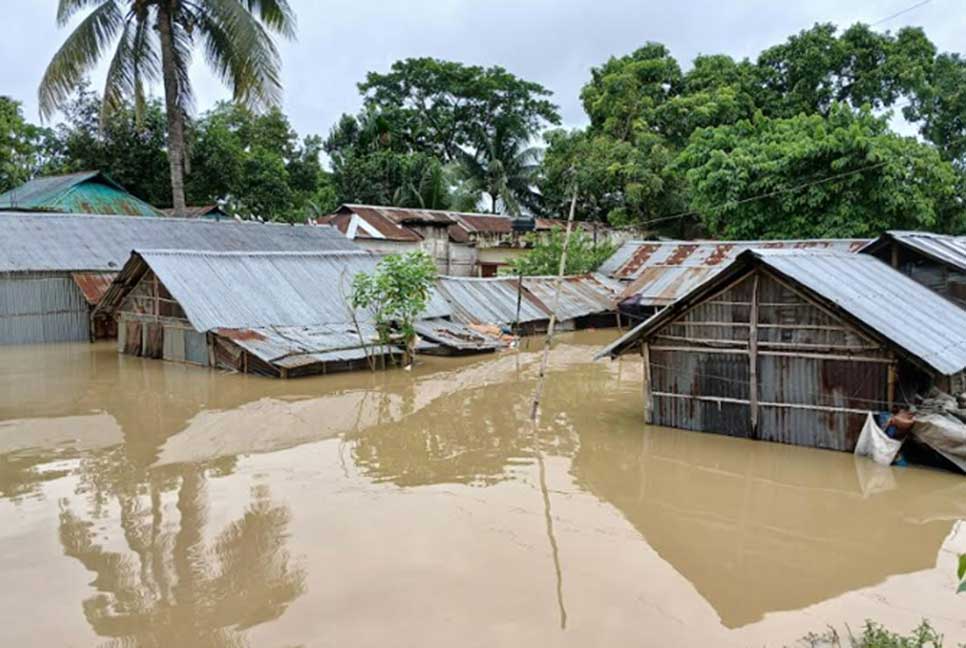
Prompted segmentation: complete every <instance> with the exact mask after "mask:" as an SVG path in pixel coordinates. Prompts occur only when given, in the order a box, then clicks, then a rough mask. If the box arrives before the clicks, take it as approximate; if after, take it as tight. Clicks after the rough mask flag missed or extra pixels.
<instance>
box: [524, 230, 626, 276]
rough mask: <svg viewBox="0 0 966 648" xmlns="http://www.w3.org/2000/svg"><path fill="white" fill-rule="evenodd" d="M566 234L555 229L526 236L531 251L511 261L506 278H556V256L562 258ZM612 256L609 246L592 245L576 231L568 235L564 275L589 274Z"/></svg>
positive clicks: (584, 235) (558, 264)
mask: <svg viewBox="0 0 966 648" xmlns="http://www.w3.org/2000/svg"><path fill="white" fill-rule="evenodd" d="M565 237H566V232H565V231H563V230H562V229H560V228H558V227H555V228H553V229H552V230H550V232H549V234H547V235H539V234H536V233H533V234H528V235H527V236H526V237H525V241H526V242H527V243H528V244H530V245H531V246H532V248H531V249H530V250H529V251H528V252H527V253H526V254H524V255H523V256H522V257H519V258H517V259H514V260H513V261H512V262H511V263H510V264H509V266H508V268H507V270H506V274H513V275H518V274H523V275H526V276H540V275H556V274H557V273H558V272H560V256H561V255H562V254H563V249H564V238H565ZM612 254H614V246H613V245H611V244H609V243H598V244H597V245H594V241H593V239H592V238H591V237H590V236H588V235H587V234H585V233H584V232H583V231H581V230H579V229H575V230H573V231H572V232H571V233H570V241H569V242H568V245H567V264H566V266H565V267H564V274H567V275H573V274H585V273H588V272H593V271H594V270H596V269H597V268H599V267H600V265H601V264H602V263H603V262H604V261H606V260H607V258H608V257H610V256H611V255H612Z"/></svg>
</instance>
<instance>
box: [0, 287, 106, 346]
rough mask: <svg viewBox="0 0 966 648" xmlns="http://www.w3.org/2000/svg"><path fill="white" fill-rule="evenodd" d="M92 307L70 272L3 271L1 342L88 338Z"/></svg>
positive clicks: (81, 339) (40, 341) (43, 341)
mask: <svg viewBox="0 0 966 648" xmlns="http://www.w3.org/2000/svg"><path fill="white" fill-rule="evenodd" d="M89 335H90V311H89V309H88V306H87V302H86V301H85V300H84V295H83V294H82V293H81V291H80V289H79V288H78V287H77V284H75V283H74V280H73V279H71V277H70V275H69V274H66V273H64V274H49V275H44V274H11V275H0V345H3V344H43V343H49V342H81V341H84V342H86V341H87V340H88V339H89Z"/></svg>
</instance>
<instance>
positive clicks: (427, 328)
mask: <svg viewBox="0 0 966 648" xmlns="http://www.w3.org/2000/svg"><path fill="white" fill-rule="evenodd" d="M415 328H416V333H417V334H419V336H420V337H421V338H423V339H424V340H427V341H429V342H433V343H436V344H442V345H444V346H447V347H450V348H451V349H456V350H458V351H495V350H496V349H500V348H503V346H504V344H503V343H502V342H500V340H497V339H496V338H493V337H490V336H488V335H484V334H483V333H480V332H479V331H474V330H473V329H471V328H468V327H466V326H464V325H462V324H460V323H459V322H451V321H449V320H444V319H425V320H421V321H419V322H417V323H416V326H415Z"/></svg>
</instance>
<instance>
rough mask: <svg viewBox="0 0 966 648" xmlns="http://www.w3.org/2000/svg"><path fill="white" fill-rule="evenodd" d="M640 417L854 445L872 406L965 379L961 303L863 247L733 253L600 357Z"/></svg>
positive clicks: (958, 385) (959, 387)
mask: <svg viewBox="0 0 966 648" xmlns="http://www.w3.org/2000/svg"><path fill="white" fill-rule="evenodd" d="M628 353H632V354H640V355H641V356H642V358H643V362H644V414H645V420H646V422H648V423H653V424H655V425H662V426H668V427H677V428H684V429H689V430H699V431H704V432H714V433H718V434H726V435H731V436H738V437H747V438H753V439H763V440H768V441H777V442H781V443H790V444H795V445H804V446H813V447H818V448H830V449H835V450H846V451H851V450H853V449H854V446H855V443H856V441H857V439H858V436H859V433H860V431H861V429H862V425H863V423H864V421H865V419H866V416H867V414H868V413H869V412H870V411H881V410H888V409H890V408H891V406H892V405H893V404H898V403H908V402H910V401H911V399H912V398H913V397H914V395H916V394H917V393H923V392H924V391H925V390H926V389H927V388H928V387H930V386H933V385H935V386H938V387H939V388H941V389H943V390H945V391H948V392H950V393H960V392H962V391H963V390H964V388H966V383H964V375H963V371H964V369H966V311H963V310H961V309H960V308H957V307H956V306H955V305H953V304H952V303H951V302H949V301H947V300H945V299H943V298H942V297H941V296H939V295H937V294H936V293H934V292H932V291H930V290H928V289H927V288H925V287H923V286H922V285H920V284H918V283H916V282H915V281H913V280H911V279H909V278H908V277H906V276H904V275H902V274H900V273H899V272H896V271H895V270H893V269H892V268H891V267H889V266H888V265H887V264H885V263H882V262H881V261H879V260H878V259H876V258H874V257H872V256H868V255H861V254H847V253H840V252H834V251H818V250H768V249H757V250H747V251H745V252H742V253H741V254H740V255H738V257H737V258H736V259H735V260H734V262H732V263H730V264H728V265H727V266H726V267H725V268H723V269H722V270H720V271H719V272H717V273H716V274H714V275H713V276H712V277H711V278H710V279H708V280H706V281H705V282H703V283H701V284H699V285H697V286H695V287H693V288H692V289H691V290H690V291H689V292H688V293H687V294H686V295H684V296H682V297H681V298H680V299H678V300H677V301H675V302H674V303H673V304H671V305H670V306H668V307H667V308H665V309H664V310H662V311H660V312H659V313H657V314H656V315H654V316H652V317H651V318H650V319H648V320H647V321H645V322H644V323H642V324H641V325H639V326H638V327H637V328H635V329H634V330H632V331H631V332H630V333H628V334H627V335H625V336H623V337H622V338H620V339H619V340H617V341H616V342H614V343H613V344H611V345H610V346H609V347H607V348H606V349H605V350H604V351H602V352H601V354H600V356H611V357H616V356H619V355H623V354H628Z"/></svg>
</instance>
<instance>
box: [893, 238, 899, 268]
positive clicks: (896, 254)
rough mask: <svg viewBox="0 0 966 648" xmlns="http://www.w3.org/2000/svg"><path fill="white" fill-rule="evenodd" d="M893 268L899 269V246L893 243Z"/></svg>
mask: <svg viewBox="0 0 966 648" xmlns="http://www.w3.org/2000/svg"><path fill="white" fill-rule="evenodd" d="M892 267H893V268H896V269H898V268H899V244H898V243H896V242H895V241H893V242H892Z"/></svg>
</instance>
